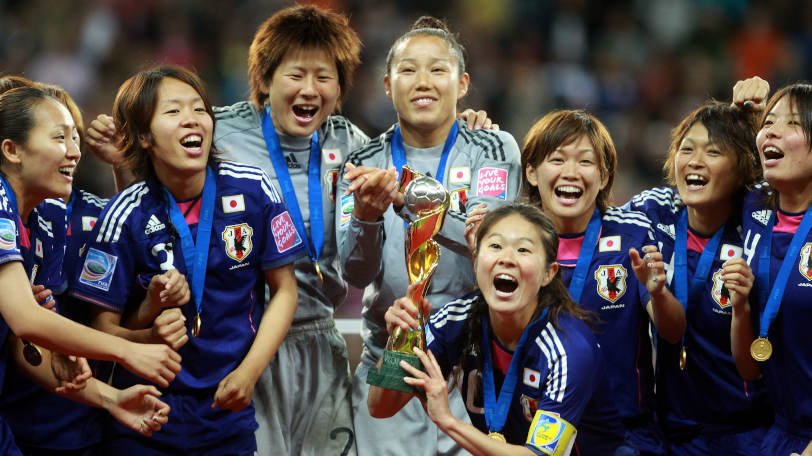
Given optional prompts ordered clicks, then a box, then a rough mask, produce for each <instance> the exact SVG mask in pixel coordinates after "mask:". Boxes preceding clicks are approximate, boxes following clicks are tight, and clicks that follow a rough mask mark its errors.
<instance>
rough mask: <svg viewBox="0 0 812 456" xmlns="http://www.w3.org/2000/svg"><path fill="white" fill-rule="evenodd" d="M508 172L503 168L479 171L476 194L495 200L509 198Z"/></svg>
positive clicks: (488, 168) (489, 168) (487, 168)
mask: <svg viewBox="0 0 812 456" xmlns="http://www.w3.org/2000/svg"><path fill="white" fill-rule="evenodd" d="M507 182H508V172H507V170H506V169H502V168H491V167H485V168H480V169H479V171H477V181H476V194H477V195H479V196H491V197H494V198H499V199H505V198H507Z"/></svg>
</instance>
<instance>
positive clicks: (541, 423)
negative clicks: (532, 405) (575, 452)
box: [526, 410, 578, 456]
mask: <svg viewBox="0 0 812 456" xmlns="http://www.w3.org/2000/svg"><path fill="white" fill-rule="evenodd" d="M577 432H578V431H577V430H576V429H575V426H573V425H571V424H570V423H568V422H567V420H565V419H563V418H561V417H560V416H558V415H556V414H555V413H550V412H545V411H544V410H537V411H536V416H535V417H534V418H533V422H532V423H530V430H529V431H528V432H527V442H526V446H528V447H531V448H532V449H534V450H536V452H541V454H547V455H550V456H566V455H568V454H570V452H571V451H572V446H573V445H574V444H575V434H577Z"/></svg>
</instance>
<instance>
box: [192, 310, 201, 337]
mask: <svg viewBox="0 0 812 456" xmlns="http://www.w3.org/2000/svg"><path fill="white" fill-rule="evenodd" d="M201 324H202V323H201V321H200V314H199V313H198V314H195V322H194V324H192V337H197V336H199V335H200V325H201Z"/></svg>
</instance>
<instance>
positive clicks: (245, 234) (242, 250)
mask: <svg viewBox="0 0 812 456" xmlns="http://www.w3.org/2000/svg"><path fill="white" fill-rule="evenodd" d="M253 234H254V230H253V229H252V228H251V227H250V226H248V224H247V223H240V224H239V225H228V226H227V227H226V229H224V230H223V241H225V243H226V255H228V256H229V257H231V258H232V259H234V260H237V261H242V260H244V259H245V257H247V256H248V254H249V253H251V247H252V244H251V236H252V235H253Z"/></svg>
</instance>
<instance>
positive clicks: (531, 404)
mask: <svg viewBox="0 0 812 456" xmlns="http://www.w3.org/2000/svg"><path fill="white" fill-rule="evenodd" d="M519 402H520V403H521V404H522V412H523V413H524V419H526V420H527V422H528V423H529V422H531V421H533V417H534V416H536V410H538V408H539V407H538V406H539V401H538V400H536V399H533V398H532V397H530V396H525V395H524V394H522V397H521V398H520V399H519Z"/></svg>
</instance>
